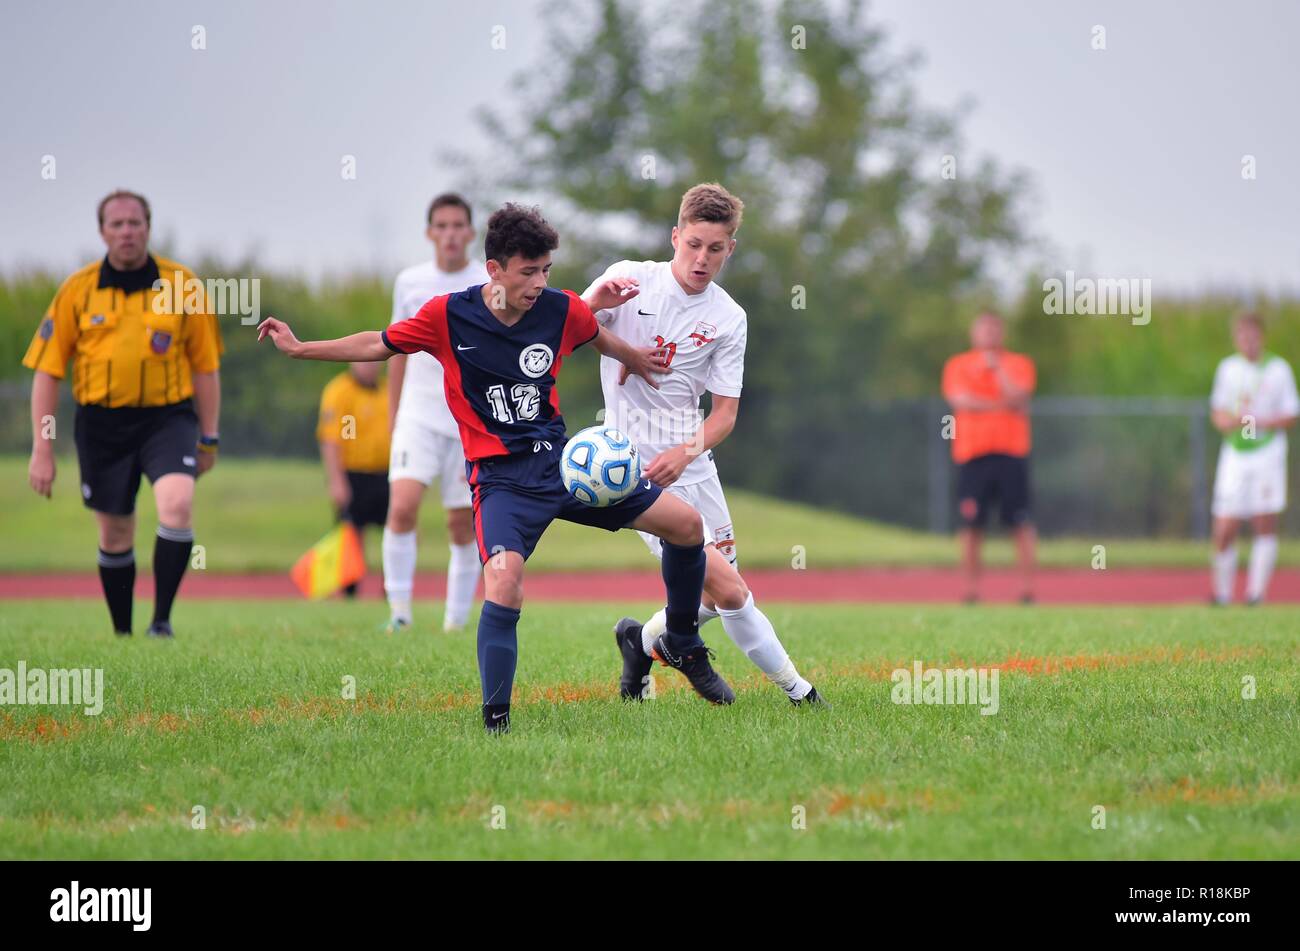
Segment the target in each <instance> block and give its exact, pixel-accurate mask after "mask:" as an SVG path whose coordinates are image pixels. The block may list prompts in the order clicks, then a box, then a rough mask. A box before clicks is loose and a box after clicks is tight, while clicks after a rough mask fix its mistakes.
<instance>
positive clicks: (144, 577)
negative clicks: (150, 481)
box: [0, 568, 1300, 604]
mask: <svg viewBox="0 0 1300 951" xmlns="http://www.w3.org/2000/svg"><path fill="white" fill-rule="evenodd" d="M745 580H746V581H747V582H748V583H749V586H750V587H751V588H752V589H753V590H754V593H755V595H757V597H758V598H759V599H760V600H763V601H815V602H844V603H887V602H896V603H917V602H930V603H940V602H954V601H957V600H959V598H960V596H961V579H960V576H959V575H958V573H957V571H956V570H954V569H947V568H846V569H833V570H818V571H807V570H805V571H796V570H793V569H786V570H779V569H778V570H770V569H769V570H762V571H759V570H752V571H746V572H745ZM1237 580H1238V584H1237V596H1238V598H1240V597H1241V596H1242V592H1243V589H1244V587H1245V580H1244V574H1243V575H1242V576H1240V577H1238V579H1237ZM445 588H446V577H445V576H444V575H440V574H439V575H434V574H421V575H420V576H419V577H417V579H416V584H415V596H416V597H417V598H431V599H440V598H441V597H442V596H443V593H444V591H445ZM525 590H526V597H527V598H529V599H530V600H541V601H655V600H658V599H660V598H662V597H663V584H662V582H661V581H660V579H659V576H658V574H657V573H655V572H653V571H615V572H591V573H585V574H584V573H567V572H566V573H549V574H548V573H542V572H538V573H534V574H530V575H528V576H527V579H526V581H525ZM983 593H984V600H985V601H990V602H1011V601H1015V600H1016V597H1017V595H1018V594H1019V582H1018V579H1017V577H1016V574H1015V572H1014V571H990V572H987V573H986V575H985V579H984V592H983ZM1208 593H1209V571H1208V570H1197V569H1186V568H1158V569H1141V570H1137V569H1109V570H1105V571H1091V570H1087V569H1082V570H1076V569H1055V570H1047V569H1045V570H1042V571H1040V572H1039V575H1038V600H1039V602H1040V603H1044V604H1200V603H1204V602H1205V600H1206V598H1207V596H1208ZM136 594H137V596H141V597H150V596H152V594H153V579H152V578H151V577H149V574H148V572H147V571H146V572H142V573H141V577H140V578H138V579H137V582H136ZM361 594H362V596H363V597H371V598H380V597H382V596H383V584H382V582H381V580H380V578H379V576H378V575H370V576H368V577H367V578H366V579H365V580H364V581H363V582H362V584H361ZM181 595H182V596H183V597H185V598H296V597H300V595H299V594H298V590H297V589H296V588H295V587H294V586H293V584H292V582H290V581H289V577H288V575H273V574H272V575H266V574H263V575H220V574H207V573H206V572H202V571H191V572H189V574H188V575H187V576H186V578H185V581H184V583H183V584H182V586H181ZM98 597H100V589H99V577H98V575H95V574H90V573H85V574H81V573H77V574H44V575H36V574H30V575H29V574H11V575H4V576H0V600H3V599H12V598H51V599H54V598H98ZM1269 601H1270V602H1272V603H1275V604H1276V603H1291V604H1300V569H1296V568H1283V569H1279V570H1278V571H1277V573H1276V574H1275V575H1274V576H1273V583H1272V586H1271V588H1270V590H1269Z"/></svg>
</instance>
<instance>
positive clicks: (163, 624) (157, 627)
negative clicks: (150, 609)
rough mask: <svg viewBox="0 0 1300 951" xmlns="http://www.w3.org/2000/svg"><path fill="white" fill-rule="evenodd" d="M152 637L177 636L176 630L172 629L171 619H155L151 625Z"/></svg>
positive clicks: (150, 632)
mask: <svg viewBox="0 0 1300 951" xmlns="http://www.w3.org/2000/svg"><path fill="white" fill-rule="evenodd" d="M149 636H150V637H175V636H176V632H175V631H173V630H172V624H171V621H154V622H153V623H152V624H150V625H149Z"/></svg>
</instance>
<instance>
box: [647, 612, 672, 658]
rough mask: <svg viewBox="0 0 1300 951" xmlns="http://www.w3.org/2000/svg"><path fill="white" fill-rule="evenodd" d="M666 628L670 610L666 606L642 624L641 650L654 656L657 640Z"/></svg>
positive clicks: (648, 655)
mask: <svg viewBox="0 0 1300 951" xmlns="http://www.w3.org/2000/svg"><path fill="white" fill-rule="evenodd" d="M666 630H668V611H667V610H666V609H665V608H660V609H659V610H658V611H656V612H655V613H654V616H653V617H651V618H650V620H648V621H646V622H645V623H644V624H642V625H641V650H642V651H644V652H645V655H646V656H647V657H651V656H653V648H654V646H655V641H656V640H657V639H658V637H659V635H660V634H662V633H663V632H664V631H666Z"/></svg>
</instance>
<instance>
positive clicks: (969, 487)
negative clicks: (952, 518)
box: [957, 453, 1032, 528]
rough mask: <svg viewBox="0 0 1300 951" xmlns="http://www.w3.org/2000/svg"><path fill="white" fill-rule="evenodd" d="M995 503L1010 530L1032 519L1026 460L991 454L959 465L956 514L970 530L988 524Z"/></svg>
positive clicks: (1025, 458)
mask: <svg viewBox="0 0 1300 951" xmlns="http://www.w3.org/2000/svg"><path fill="white" fill-rule="evenodd" d="M995 502H996V503H997V506H998V514H999V515H1000V516H1001V519H1002V524H1003V525H1006V526H1007V527H1008V528H1014V527H1015V526H1017V525H1027V524H1028V523H1029V522H1030V521H1031V520H1032V512H1031V510H1030V506H1029V459H1028V458H1027V457H1025V456H1005V455H1002V454H1001V453H990V454H989V455H987V456H976V457H975V458H974V459H971V460H970V461H969V462H964V463H962V464H961V465H960V466H958V475H957V511H958V513H959V514H960V515H961V520H962V522H963V523H964V524H965V525H966V526H967V527H968V528H983V527H984V526H985V525H987V524H988V520H989V509H990V508H991V507H992V506H993V504H994V503H995Z"/></svg>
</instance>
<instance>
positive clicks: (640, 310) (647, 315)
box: [636, 307, 655, 317]
mask: <svg viewBox="0 0 1300 951" xmlns="http://www.w3.org/2000/svg"><path fill="white" fill-rule="evenodd" d="M636 312H637V313H638V314H640V315H641V316H642V317H653V316H655V315H654V314H647V313H646V312H645V311H643V310H642V309H641V308H640V307H638V308H637V309H636Z"/></svg>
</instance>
